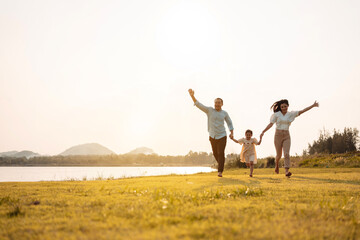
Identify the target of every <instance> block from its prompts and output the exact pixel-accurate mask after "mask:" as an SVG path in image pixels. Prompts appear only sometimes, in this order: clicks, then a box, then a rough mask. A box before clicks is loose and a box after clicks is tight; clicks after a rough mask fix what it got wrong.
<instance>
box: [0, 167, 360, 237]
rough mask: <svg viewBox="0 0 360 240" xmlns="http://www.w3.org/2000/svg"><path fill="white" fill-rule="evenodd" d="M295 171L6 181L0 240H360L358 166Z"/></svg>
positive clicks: (0, 199)
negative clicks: (86, 179) (286, 172)
mask: <svg viewBox="0 0 360 240" xmlns="http://www.w3.org/2000/svg"><path fill="white" fill-rule="evenodd" d="M292 172H293V173H294V175H293V176H292V177H291V178H285V177H284V175H283V174H280V175H275V174H273V169H255V172H254V174H255V176H254V177H253V178H249V176H248V175H247V174H248V170H246V169H237V170H228V171H226V172H225V173H224V177H223V178H218V177H217V176H216V173H206V174H195V175H181V176H178V175H170V176H159V177H140V178H128V179H119V180H103V181H67V182H34V183H0V239H360V169H358V168H346V169H339V168H336V169H335V168H332V169H306V168H296V169H292ZM282 173H283V171H282Z"/></svg>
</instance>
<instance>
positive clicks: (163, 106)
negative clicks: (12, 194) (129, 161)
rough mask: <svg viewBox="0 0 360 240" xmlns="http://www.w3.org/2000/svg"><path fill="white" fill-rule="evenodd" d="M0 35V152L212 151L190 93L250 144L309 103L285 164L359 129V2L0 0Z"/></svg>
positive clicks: (267, 149) (269, 139)
mask: <svg viewBox="0 0 360 240" xmlns="http://www.w3.org/2000/svg"><path fill="white" fill-rule="evenodd" d="M0 34H1V37H0V111H1V115H0V136H1V137H0V152H5V151H12V150H17V151H21V150H31V151H34V152H37V153H40V154H44V155H55V154H59V153H61V152H62V151H64V150H65V149H67V148H69V147H72V146H74V145H79V144H84V143H93V142H96V143H99V144H101V145H103V146H106V147H108V148H109V149H111V150H113V151H114V152H116V153H118V154H122V153H126V152H129V151H131V150H133V149H135V148H137V147H142V146H146V147H149V148H152V149H153V150H154V151H155V152H156V153H158V154H160V155H184V154H187V153H188V152H189V151H190V150H192V151H201V152H202V151H204V152H211V147H210V143H209V140H208V132H207V125H206V124H207V119H206V115H205V114H204V113H203V112H201V111H200V110H199V109H197V108H196V107H195V106H194V105H193V102H192V100H191V98H190V96H189V94H188V89H189V88H192V89H194V90H195V97H196V98H197V99H198V100H199V101H200V102H201V103H203V104H204V105H207V106H213V105H214V99H215V98H217V97H221V98H222V99H223V100H224V106H223V109H224V110H225V111H227V112H228V113H229V115H230V117H231V119H232V121H233V125H234V128H235V130H234V133H235V138H242V137H244V134H245V130H246V129H251V130H253V132H254V137H257V138H258V136H259V135H260V133H261V131H262V130H263V129H264V128H265V127H266V126H267V124H268V123H269V120H270V116H271V114H272V112H271V110H270V106H271V105H272V104H273V102H275V101H277V100H280V99H284V98H285V99H288V100H289V103H290V106H289V110H290V111H293V110H301V109H303V108H305V107H307V106H309V105H311V104H312V103H313V102H314V101H315V100H317V101H319V103H320V107H319V108H314V109H312V110H310V111H309V112H307V113H305V114H303V115H301V116H300V117H298V118H296V119H295V121H294V122H293V123H292V125H291V127H290V132H291V137H292V146H291V155H296V154H299V155H301V154H302V151H303V149H306V148H307V146H308V144H309V143H312V142H313V141H314V140H316V139H317V138H318V136H319V133H320V131H321V130H322V129H326V130H328V131H330V132H332V130H333V129H339V130H343V129H344V127H352V128H357V129H360V110H359V109H360V94H359V92H360V44H359V43H360V1H357V0H353V1H351V0H334V1H328V0H304V1H303V0H302V1H287V0H282V1H280V0H277V1H276V0H275V1H266V0H263V1H260V0H255V1H241V0H240V1H239V0H233V1H231V0H228V1H220V0H207V1H205V0H204V1H202V0H192V1H187V0H166V1H165V0H164V1H158V0H151V1H149V0H136V1H115V0H114V1H112V0H106V1H96V0H94V1H85V0H75V1H73V0H72V1H53V0H43V1H40V0H34V1H26V0H0ZM274 131H275V127H273V128H272V129H270V130H269V131H268V132H266V134H265V136H264V138H263V143H262V144H261V145H260V146H258V147H257V153H258V156H259V157H266V156H271V155H275V148H274V144H273V135H274ZM240 150H241V146H240V145H238V144H236V143H234V142H231V141H230V140H229V139H228V143H227V147H226V153H240Z"/></svg>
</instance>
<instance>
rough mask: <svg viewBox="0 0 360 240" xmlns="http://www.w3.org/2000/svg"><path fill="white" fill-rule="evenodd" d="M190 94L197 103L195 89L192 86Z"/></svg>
mask: <svg viewBox="0 0 360 240" xmlns="http://www.w3.org/2000/svg"><path fill="white" fill-rule="evenodd" d="M189 94H190V97H191V98H192V100H193V101H194V103H196V101H197V100H196V98H195V92H194V90H192V89H191V88H190V89H189Z"/></svg>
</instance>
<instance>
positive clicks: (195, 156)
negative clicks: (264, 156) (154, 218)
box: [0, 151, 215, 166]
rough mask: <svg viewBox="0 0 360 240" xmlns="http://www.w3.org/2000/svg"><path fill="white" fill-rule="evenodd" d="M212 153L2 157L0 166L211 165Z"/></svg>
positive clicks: (213, 161) (212, 161)
mask: <svg viewBox="0 0 360 240" xmlns="http://www.w3.org/2000/svg"><path fill="white" fill-rule="evenodd" d="M214 163H215V159H214V157H213V155H212V153H206V152H193V151H190V152H189V153H188V154H186V155H179V156H160V155H157V154H151V155H145V154H119V155H116V154H113V155H101V156H96V155H76V156H61V155H56V156H37V157H32V158H29V159H27V158H25V157H21V158H14V157H0V166H210V165H213V164H214Z"/></svg>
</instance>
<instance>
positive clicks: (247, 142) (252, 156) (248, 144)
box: [231, 129, 262, 177]
mask: <svg viewBox="0 0 360 240" xmlns="http://www.w3.org/2000/svg"><path fill="white" fill-rule="evenodd" d="M252 135H253V132H252V131H251V130H249V129H248V130H246V132H245V136H246V138H241V139H239V140H236V139H234V138H231V139H232V140H233V141H234V142H236V143H239V144H242V145H243V146H242V149H241V153H240V159H241V162H245V163H246V166H247V167H250V175H249V176H250V177H252V176H253V171H254V164H256V163H257V158H256V150H255V145H260V143H261V139H262V138H260V142H258V141H257V140H256V138H251V137H252Z"/></svg>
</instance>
